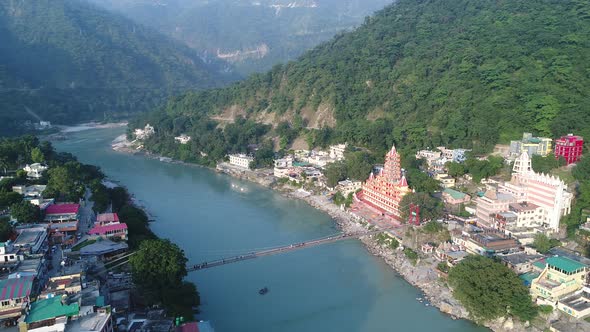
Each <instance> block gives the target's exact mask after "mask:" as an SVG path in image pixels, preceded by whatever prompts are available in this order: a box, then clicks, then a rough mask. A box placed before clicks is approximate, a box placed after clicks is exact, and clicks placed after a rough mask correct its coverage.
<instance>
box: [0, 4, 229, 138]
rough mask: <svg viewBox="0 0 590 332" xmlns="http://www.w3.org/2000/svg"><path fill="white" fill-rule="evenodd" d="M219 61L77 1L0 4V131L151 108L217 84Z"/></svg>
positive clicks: (221, 79) (5, 131) (219, 76)
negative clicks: (33, 123)
mask: <svg viewBox="0 0 590 332" xmlns="http://www.w3.org/2000/svg"><path fill="white" fill-rule="evenodd" d="M222 69H223V68H222V67H221V66H220V65H219V64H206V63H204V62H203V61H202V60H201V59H200V58H199V57H198V56H197V55H196V54H195V52H194V51H192V50H191V49H189V48H187V47H185V46H183V45H181V44H179V43H177V42H174V41H172V40H171V39H168V38H166V37H164V36H162V35H160V34H159V33H157V32H155V31H153V30H151V29H148V28H145V27H143V26H141V25H138V24H136V23H134V22H132V21H130V20H128V19H125V18H124V17H122V16H120V15H116V14H112V13H109V12H107V11H105V10H102V9H100V8H98V7H95V6H93V5H90V4H88V3H86V2H81V1H77V0H51V1H49V0H39V1H23V0H6V1H2V2H0V123H1V125H0V133H2V134H6V133H9V132H14V129H15V126H18V125H19V124H21V123H22V122H23V121H25V120H32V121H38V120H37V119H35V117H32V116H31V115H30V114H29V113H27V112H25V107H28V108H29V109H30V110H32V111H33V112H34V113H36V114H38V115H39V116H40V117H41V118H43V119H44V120H50V121H54V122H58V123H72V122H75V121H81V120H88V119H94V118H96V117H97V115H99V116H100V118H101V119H102V118H103V117H104V116H107V117H109V116H116V115H126V114H128V113H131V112H137V111H142V110H144V111H145V110H148V109H150V108H153V107H155V106H156V105H158V104H159V103H160V102H161V101H162V100H163V99H164V98H166V97H167V96H169V95H171V94H174V93H181V92H183V91H186V90H193V89H199V88H210V87H215V86H219V85H220V84H221V83H222V82H223V81H224V78H223V77H222V75H221V74H220V72H219V71H220V70H222Z"/></svg>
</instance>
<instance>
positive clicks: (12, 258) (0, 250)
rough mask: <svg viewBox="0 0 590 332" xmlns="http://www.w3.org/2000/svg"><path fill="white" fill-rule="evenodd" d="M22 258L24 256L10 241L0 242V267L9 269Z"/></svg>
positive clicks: (22, 259)
mask: <svg viewBox="0 0 590 332" xmlns="http://www.w3.org/2000/svg"><path fill="white" fill-rule="evenodd" d="M24 260H25V257H24V256H23V254H22V253H21V252H20V251H19V249H18V247H14V245H13V244H12V241H10V240H8V241H6V242H0V269H9V270H10V269H12V267H16V265H18V262H20V261H24Z"/></svg>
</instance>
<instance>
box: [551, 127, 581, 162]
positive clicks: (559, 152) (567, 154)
mask: <svg viewBox="0 0 590 332" xmlns="http://www.w3.org/2000/svg"><path fill="white" fill-rule="evenodd" d="M583 148H584V139H583V138H582V137H581V136H574V135H573V134H568V135H567V136H562V137H561V138H558V139H556V140H555V158H559V157H563V158H565V161H566V162H567V164H568V165H569V164H573V163H576V162H578V161H579V160H580V157H581V156H582V150H583Z"/></svg>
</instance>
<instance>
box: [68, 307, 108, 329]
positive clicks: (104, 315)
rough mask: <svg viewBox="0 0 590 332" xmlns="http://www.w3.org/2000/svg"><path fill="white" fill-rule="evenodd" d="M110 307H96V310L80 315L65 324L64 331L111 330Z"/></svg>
mask: <svg viewBox="0 0 590 332" xmlns="http://www.w3.org/2000/svg"><path fill="white" fill-rule="evenodd" d="M113 325H114V324H113V320H112V317H111V309H110V308H108V307H105V308H98V309H97V310H96V312H92V313H90V314H86V315H80V317H79V318H78V319H76V320H73V321H70V322H69V323H68V325H66V332H113Z"/></svg>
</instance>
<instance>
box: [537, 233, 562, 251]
mask: <svg viewBox="0 0 590 332" xmlns="http://www.w3.org/2000/svg"><path fill="white" fill-rule="evenodd" d="M559 245H561V242H559V240H557V239H550V238H548V237H547V235H545V234H543V233H537V234H536V235H535V239H534V241H533V247H535V249H537V251H538V252H540V253H542V254H546V253H547V252H549V250H550V249H551V248H554V247H557V246H559Z"/></svg>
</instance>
